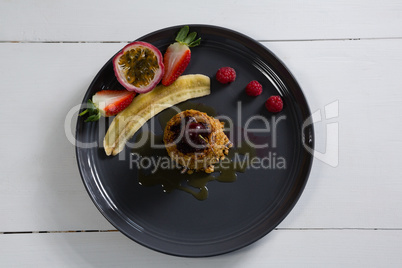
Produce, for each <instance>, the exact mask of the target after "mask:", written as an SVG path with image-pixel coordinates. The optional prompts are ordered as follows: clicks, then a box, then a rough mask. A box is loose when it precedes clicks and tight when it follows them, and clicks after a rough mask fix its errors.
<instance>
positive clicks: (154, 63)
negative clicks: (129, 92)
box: [119, 47, 159, 87]
mask: <svg viewBox="0 0 402 268" xmlns="http://www.w3.org/2000/svg"><path fill="white" fill-rule="evenodd" d="M119 65H120V66H121V67H122V68H123V70H124V76H125V78H126V80H127V82H128V83H129V84H131V85H133V86H136V87H141V86H147V85H149V83H150V82H151V81H152V80H153V79H154V77H155V73H156V71H157V70H158V68H159V64H158V59H157V58H156V56H155V54H154V53H153V52H152V50H150V49H149V48H146V47H136V48H132V49H130V50H128V51H126V52H125V53H124V54H123V55H122V56H121V57H120V59H119Z"/></svg>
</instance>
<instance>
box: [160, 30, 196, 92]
mask: <svg viewBox="0 0 402 268" xmlns="http://www.w3.org/2000/svg"><path fill="white" fill-rule="evenodd" d="M188 32H189V27H188V26H184V27H183V28H181V29H180V31H179V33H178V34H177V36H176V39H175V40H176V42H175V43H173V44H171V45H170V46H169V47H168V48H167V50H166V52H165V55H164V56H163V65H165V74H164V75H163V78H162V84H163V85H164V86H169V85H170V84H172V83H173V82H174V81H176V79H177V78H178V77H179V76H180V75H181V74H182V73H183V72H184V70H185V69H186V68H187V65H188V64H189V63H190V59H191V51H190V47H195V46H198V45H199V44H200V42H201V38H198V39H195V38H196V37H197V33H196V32H192V33H190V34H188Z"/></svg>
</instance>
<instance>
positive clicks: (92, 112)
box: [79, 100, 101, 122]
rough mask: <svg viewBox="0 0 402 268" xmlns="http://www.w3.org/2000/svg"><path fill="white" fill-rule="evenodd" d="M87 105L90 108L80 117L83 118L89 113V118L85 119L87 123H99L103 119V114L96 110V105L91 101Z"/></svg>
mask: <svg viewBox="0 0 402 268" xmlns="http://www.w3.org/2000/svg"><path fill="white" fill-rule="evenodd" d="M87 105H88V108H87V109H85V110H84V111H82V112H81V113H80V114H79V116H83V115H85V114H87V113H88V117H87V119H85V122H94V121H98V120H99V118H100V117H101V113H100V112H99V110H98V108H96V106H95V104H94V103H93V102H92V101H91V100H88V104H87Z"/></svg>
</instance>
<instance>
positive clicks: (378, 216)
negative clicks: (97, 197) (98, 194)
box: [0, 40, 402, 231]
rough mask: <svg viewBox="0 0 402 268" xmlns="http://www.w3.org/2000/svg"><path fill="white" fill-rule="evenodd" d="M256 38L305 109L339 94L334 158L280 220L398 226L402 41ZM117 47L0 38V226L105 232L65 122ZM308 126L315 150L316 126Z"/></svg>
mask: <svg viewBox="0 0 402 268" xmlns="http://www.w3.org/2000/svg"><path fill="white" fill-rule="evenodd" d="M264 44H265V45H266V46H267V47H268V48H269V49H271V50H272V51H273V52H274V53H276V54H277V55H278V56H279V57H280V58H281V59H282V60H283V61H284V63H285V64H286V65H287V66H288V67H289V68H290V70H291V71H292V72H293V73H294V75H295V77H296V78H297V79H298V81H299V82H300V84H301V86H302V88H303V90H304V92H305V94H306V96H307V98H308V100H309V103H310V106H311V109H312V111H316V110H317V109H324V107H325V105H327V104H329V103H331V102H333V101H339V117H338V118H334V119H331V120H332V121H331V122H335V123H336V122H338V123H339V129H340V132H339V146H340V148H339V165H338V166H337V167H336V168H333V167H331V166H328V165H326V164H324V163H322V162H320V161H315V163H314V167H313V169H312V173H311V176H310V180H309V182H308V184H307V187H306V190H305V192H304V194H303V195H302V197H301V199H300V202H299V203H298V204H297V205H296V207H295V209H294V210H293V211H292V213H291V214H290V215H289V217H288V218H286V219H285V221H284V222H283V223H282V224H281V225H280V227H287V228H301V227H308V228H310V227H312V228H316V227H317V228H344V227H346V228H401V227H402V215H401V214H400V213H396V211H399V208H400V207H401V206H402V181H401V180H400V176H399V174H400V172H399V168H398V167H399V163H398V159H399V158H398V156H399V148H400V143H401V138H400V137H401V136H400V132H401V125H400V124H397V123H395V122H399V121H400V117H401V114H402V105H401V101H402V91H401V90H400V79H399V73H398V72H399V70H401V67H402V66H401V62H402V40H371V41H331V42H329V41H321V42H272V43H269V42H268V43H264ZM123 45H124V44H115V43H106V44H100V43H85V44H79V43H62V44H59V43H47V44H36V43H18V44H12V43H3V44H0V57H1V59H2V61H0V73H2V80H1V86H2V89H3V90H1V91H0V97H1V100H2V104H3V106H2V110H1V111H0V113H1V116H0V126H1V130H2V131H1V132H0V145H1V148H2V154H1V155H0V162H1V163H2V175H1V180H0V215H1V216H0V217H1V220H0V231H54V230H83V229H87V230H88V229H89V230H98V229H105V230H108V229H113V227H112V226H111V225H110V224H109V223H108V222H107V221H106V220H105V219H104V218H103V217H102V216H101V215H100V213H99V212H98V211H97V209H96V208H95V206H94V205H93V204H92V202H91V201H90V199H89V197H88V195H87V193H86V191H85V189H84V187H83V184H82V182H81V179H80V177H79V173H78V170H77V166H76V159H75V154H74V146H73V144H71V143H70V142H69V140H68V139H67V138H66V135H65V132H64V120H65V117H66V114H67V113H68V111H69V110H70V109H71V108H73V107H74V106H75V105H78V104H79V103H80V102H81V100H82V98H83V95H84V93H85V91H86V89H87V87H88V86H89V84H90V82H91V80H92V79H93V77H94V76H95V75H96V73H97V71H98V70H99V69H100V68H101V67H102V66H103V64H104V63H105V62H106V61H107V60H108V59H109V58H110V57H111V56H112V55H113V54H114V53H115V52H116V51H118V50H119V49H120V48H121V47H122V46H123ZM16 107H18V109H16ZM73 125H74V124H73ZM316 131H317V135H316V136H317V137H316V140H317V149H318V150H319V151H324V150H325V124H321V125H320V124H317V126H316Z"/></svg>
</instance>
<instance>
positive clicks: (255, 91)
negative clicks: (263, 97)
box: [246, 80, 262, 97]
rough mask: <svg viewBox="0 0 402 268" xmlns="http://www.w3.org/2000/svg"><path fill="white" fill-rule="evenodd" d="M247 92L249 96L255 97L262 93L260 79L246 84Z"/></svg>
mask: <svg viewBox="0 0 402 268" xmlns="http://www.w3.org/2000/svg"><path fill="white" fill-rule="evenodd" d="M246 93H247V95H249V96H252V97H255V96H258V95H260V94H261V93H262V86H261V84H260V83H258V81H256V80H253V81H251V82H250V83H248V85H247V86H246Z"/></svg>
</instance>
